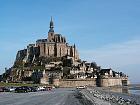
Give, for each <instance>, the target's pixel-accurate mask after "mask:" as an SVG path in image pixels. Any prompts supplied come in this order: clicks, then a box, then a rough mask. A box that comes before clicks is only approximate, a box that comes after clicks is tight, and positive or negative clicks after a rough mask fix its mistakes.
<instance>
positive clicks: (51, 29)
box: [49, 17, 54, 32]
mask: <svg viewBox="0 0 140 105" xmlns="http://www.w3.org/2000/svg"><path fill="white" fill-rule="evenodd" d="M53 28H54V24H53V19H52V17H51V21H50V30H49V32H54V30H53Z"/></svg>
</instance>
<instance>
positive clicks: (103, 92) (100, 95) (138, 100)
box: [80, 87, 140, 105]
mask: <svg viewBox="0 0 140 105" xmlns="http://www.w3.org/2000/svg"><path fill="white" fill-rule="evenodd" d="M80 92H81V93H82V94H83V95H85V97H86V98H87V99H88V100H90V101H91V102H92V103H94V105H140V96H139V95H134V94H128V93H120V92H112V91H110V88H103V87H90V88H89V87H88V88H87V89H83V90H81V91H80Z"/></svg>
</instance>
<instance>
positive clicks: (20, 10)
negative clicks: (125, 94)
mask: <svg viewBox="0 0 140 105" xmlns="http://www.w3.org/2000/svg"><path fill="white" fill-rule="evenodd" d="M139 4H140V1H138V0H135V1H132V0H123V1H122V0H117V1H111V0H106V1H104V0H100V1H94V0H87V1H80V0H77V1H74V0H71V1H64V0H60V1H54V2H53V1H51V0H48V1H43V0H41V1H33V0H30V1H28V0H24V1H18V0H14V1H7V2H6V1H0V8H1V9H0V15H1V17H0V23H1V24H0V34H1V38H0V45H1V46H2V49H1V55H0V74H2V73H3V72H4V68H5V67H7V68H10V67H11V66H12V65H13V63H14V60H15V58H16V53H17V51H18V50H20V49H24V48H26V46H27V45H28V44H29V43H35V41H36V40H37V39H40V38H42V39H43V38H47V33H48V30H49V21H50V18H51V16H52V17H53V20H54V30H55V32H56V33H60V34H62V35H63V36H65V37H66V39H67V40H68V42H69V43H70V44H74V43H75V44H76V46H77V49H78V51H79V54H80V58H81V59H82V60H87V61H89V62H91V61H93V62H96V63H97V64H98V65H99V66H101V67H102V68H112V69H113V70H115V71H121V72H123V73H125V74H127V75H128V76H129V78H130V81H131V83H139V84H140V80H139V74H140V70H139V68H140V58H139V57H140V46H139V45H140V30H139V29H140V14H139V12H140V6H139ZM52 5H53V6H52Z"/></svg>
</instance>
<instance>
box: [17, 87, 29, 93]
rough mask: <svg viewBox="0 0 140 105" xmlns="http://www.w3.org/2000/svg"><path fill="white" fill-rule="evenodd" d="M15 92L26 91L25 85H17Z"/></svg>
mask: <svg viewBox="0 0 140 105" xmlns="http://www.w3.org/2000/svg"><path fill="white" fill-rule="evenodd" d="M15 92H16V93H25V92H28V88H25V87H17V88H16V89H15Z"/></svg>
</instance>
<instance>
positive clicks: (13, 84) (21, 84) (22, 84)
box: [0, 82, 42, 87]
mask: <svg viewBox="0 0 140 105" xmlns="http://www.w3.org/2000/svg"><path fill="white" fill-rule="evenodd" d="M40 85H42V84H26V83H4V82H0V87H10V86H13V87H14V86H40Z"/></svg>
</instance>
